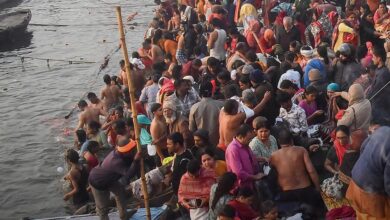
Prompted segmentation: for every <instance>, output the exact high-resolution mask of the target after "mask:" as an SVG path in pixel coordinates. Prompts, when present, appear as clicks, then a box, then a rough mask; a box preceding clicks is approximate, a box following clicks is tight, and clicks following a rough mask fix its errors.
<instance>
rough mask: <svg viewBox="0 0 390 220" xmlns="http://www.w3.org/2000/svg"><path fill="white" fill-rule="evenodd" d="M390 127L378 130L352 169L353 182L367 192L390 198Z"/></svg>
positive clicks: (369, 139) (368, 141)
mask: <svg viewBox="0 0 390 220" xmlns="http://www.w3.org/2000/svg"><path fill="white" fill-rule="evenodd" d="M389 134H390V127H380V128H378V129H377V130H376V131H375V132H374V133H373V134H372V135H371V136H370V137H368V138H367V139H366V140H365V141H364V143H363V145H362V152H361V154H360V157H359V159H358V161H357V162H356V164H355V166H354V168H353V169H352V179H353V181H354V182H355V183H356V184H357V185H358V186H359V187H360V188H361V189H363V190H364V191H365V192H368V193H377V194H382V195H387V196H390V135H389Z"/></svg>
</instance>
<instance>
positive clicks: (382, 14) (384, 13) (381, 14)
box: [374, 2, 390, 25]
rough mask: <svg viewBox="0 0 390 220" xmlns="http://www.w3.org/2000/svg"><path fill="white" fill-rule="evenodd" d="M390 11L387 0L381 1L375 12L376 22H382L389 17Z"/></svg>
mask: <svg viewBox="0 0 390 220" xmlns="http://www.w3.org/2000/svg"><path fill="white" fill-rule="evenodd" d="M389 15H390V14H389V12H388V10H387V7H386V2H381V3H379V8H378V9H377V10H376V11H375V14H374V23H375V24H378V25H380V24H382V23H383V22H384V21H385V20H386V19H388V18H389Z"/></svg>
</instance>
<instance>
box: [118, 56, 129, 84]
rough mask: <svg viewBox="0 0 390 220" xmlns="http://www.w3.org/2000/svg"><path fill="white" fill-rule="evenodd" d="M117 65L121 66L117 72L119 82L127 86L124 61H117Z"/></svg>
mask: <svg viewBox="0 0 390 220" xmlns="http://www.w3.org/2000/svg"><path fill="white" fill-rule="evenodd" d="M119 65H120V67H121V71H120V73H119V74H118V78H119V79H120V80H119V82H120V83H121V84H122V86H124V87H125V88H127V87H128V83H127V73H126V66H125V61H124V60H121V61H119Z"/></svg>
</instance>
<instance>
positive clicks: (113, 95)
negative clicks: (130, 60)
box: [100, 74, 122, 111]
mask: <svg viewBox="0 0 390 220" xmlns="http://www.w3.org/2000/svg"><path fill="white" fill-rule="evenodd" d="M103 81H104V83H105V84H106V86H105V87H104V88H103V90H102V91H101V95H100V97H101V98H100V99H101V100H103V103H104V106H105V109H106V110H107V111H109V110H110V109H112V108H115V107H116V106H117V105H119V103H120V98H121V97H122V92H121V90H120V89H119V88H118V86H116V85H112V84H111V77H110V76H109V75H107V74H106V75H104V76H103Z"/></svg>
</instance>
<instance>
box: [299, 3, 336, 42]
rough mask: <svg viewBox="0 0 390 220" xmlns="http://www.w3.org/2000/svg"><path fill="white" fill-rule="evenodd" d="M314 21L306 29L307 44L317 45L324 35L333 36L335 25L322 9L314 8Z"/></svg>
mask: <svg viewBox="0 0 390 220" xmlns="http://www.w3.org/2000/svg"><path fill="white" fill-rule="evenodd" d="M312 19H313V21H312V23H311V24H310V25H309V26H307V28H306V30H305V39H306V44H307V45H310V46H313V47H317V46H318V45H319V44H320V43H321V39H322V38H323V37H326V38H331V33H332V31H333V26H332V23H331V21H330V18H329V17H328V16H327V14H326V13H324V12H323V11H322V10H320V9H318V8H317V9H314V10H313V16H312Z"/></svg>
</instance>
